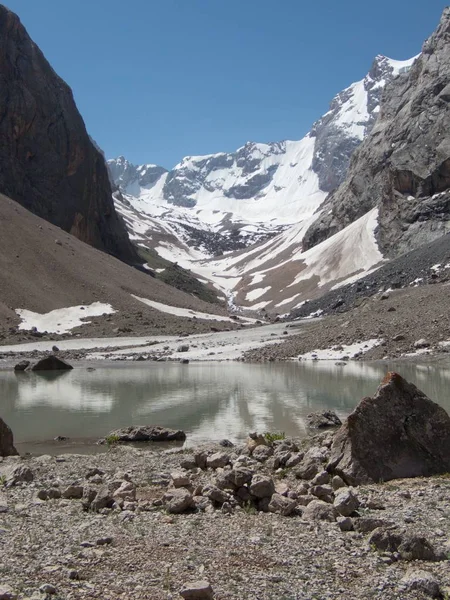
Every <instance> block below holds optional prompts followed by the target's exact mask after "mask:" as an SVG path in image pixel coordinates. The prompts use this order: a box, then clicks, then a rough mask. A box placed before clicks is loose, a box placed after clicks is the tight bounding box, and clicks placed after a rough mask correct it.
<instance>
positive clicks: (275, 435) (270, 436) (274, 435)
mask: <svg viewBox="0 0 450 600" xmlns="http://www.w3.org/2000/svg"><path fill="white" fill-rule="evenodd" d="M264 437H265V439H266V442H268V443H269V444H273V442H276V441H278V440H285V439H286V434H285V433H284V431H266V433H265V434H264Z"/></svg>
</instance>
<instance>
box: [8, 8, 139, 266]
mask: <svg viewBox="0 0 450 600" xmlns="http://www.w3.org/2000/svg"><path fill="white" fill-rule="evenodd" d="M0 57H1V58H0V192H2V193H4V194H5V195H6V196H9V197H10V198H12V199H13V200H16V201H17V202H19V203H20V204H22V205H23V206H24V207H25V208H27V209H28V210H30V211H31V212H33V213H35V214H36V215H38V216H40V217H43V218H44V219H46V220H48V221H50V222H51V223H53V224H55V225H57V226H59V227H61V228H62V229H64V230H65V231H68V232H70V233H71V234H73V235H75V236H76V237H78V238H79V239H80V240H82V241H84V242H86V243H88V244H90V245H92V246H95V247H96V248H99V249H101V250H105V251H106V252H109V253H111V254H113V255H115V256H117V257H119V258H121V259H123V260H125V261H128V262H131V261H135V260H136V255H135V252H134V249H133V247H132V245H131V243H130V241H129V238H128V234H127V232H126V229H125V226H124V224H123V222H122V221H121V220H120V219H119V217H118V215H117V213H116V211H115V208H114V204H113V200H112V197H111V185H110V183H109V179H108V174H107V170H106V165H105V161H104V158H103V156H102V155H101V154H100V152H98V150H96V148H95V147H94V145H93V144H92V142H91V140H90V138H89V136H88V134H87V132H86V128H85V125H84V122H83V119H82V118H81V116H80V114H79V112H78V110H77V107H76V105H75V102H74V99H73V95H72V91H71V89H70V88H69V87H68V85H67V84H66V83H65V82H64V81H63V80H62V79H61V78H60V77H58V75H57V74H56V73H55V72H54V71H53V69H52V68H51V66H50V65H49V63H48V62H47V60H46V59H45V57H44V56H43V54H42V52H41V51H40V50H39V48H38V47H37V46H36V44H34V42H33V41H32V40H31V39H30V37H29V35H28V33H27V32H26V30H25V28H24V27H23V25H22V24H21V22H20V20H19V18H18V17H17V16H16V15H15V14H14V13H13V12H11V11H9V10H8V9H7V8H6V7H4V6H3V5H0Z"/></svg>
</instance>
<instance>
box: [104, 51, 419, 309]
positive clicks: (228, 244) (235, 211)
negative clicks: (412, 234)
mask: <svg viewBox="0 0 450 600" xmlns="http://www.w3.org/2000/svg"><path fill="white" fill-rule="evenodd" d="M413 61H414V59H411V60H408V61H394V60H391V59H388V58H386V57H384V56H377V57H376V59H375V61H374V63H373V65H372V68H371V70H370V72H369V73H368V75H367V76H366V77H365V78H364V79H363V80H361V81H358V82H356V83H354V84H352V85H351V86H349V87H348V88H346V89H345V90H343V91H342V92H340V93H339V94H338V95H337V96H336V97H335V98H334V99H333V101H332V103H331V105H330V110H329V111H328V112H327V113H326V114H325V115H324V116H323V117H322V118H321V119H319V120H318V121H317V122H316V123H315V124H314V125H313V127H312V129H311V131H310V132H309V133H308V134H307V135H306V136H305V137H304V138H303V139H302V140H300V141H283V142H275V143H270V144H263V143H253V142H248V143H247V144H245V145H244V146H243V147H241V148H239V149H238V150H237V151H236V152H233V153H218V154H212V155H207V156H194V157H186V158H184V159H183V160H182V161H181V162H180V163H179V164H178V165H176V166H175V167H174V169H172V170H171V171H165V170H164V169H162V168H160V167H156V166H155V165H142V166H139V167H135V166H133V165H131V164H130V163H129V162H128V161H126V159H124V158H123V157H120V158H118V159H115V160H110V161H108V165H109V168H110V173H111V176H112V179H113V180H114V182H115V184H116V185H117V186H118V187H119V190H120V192H119V193H117V194H116V207H117V209H118V210H119V211H120V212H121V214H122V215H123V216H124V218H125V220H126V222H127V224H128V227H129V229H130V232H131V233H132V237H133V239H134V240H135V241H136V242H137V243H139V244H142V245H144V246H150V247H152V248H153V249H155V250H156V251H157V252H158V253H159V254H160V255H161V256H163V257H164V258H166V259H169V260H172V261H176V262H178V263H179V264H181V265H182V266H184V267H187V268H190V269H192V270H193V271H194V272H196V273H199V274H200V275H201V277H204V278H205V279H209V280H213V281H215V283H216V285H217V286H218V287H219V288H220V289H221V291H224V292H226V293H227V294H229V295H230V296H233V297H234V300H235V302H237V303H238V304H240V305H244V306H245V305H247V306H253V307H255V306H256V307H257V308H261V307H263V306H266V307H268V308H269V309H275V307H276V306H278V305H282V306H284V307H285V308H290V307H291V306H294V305H295V304H296V303H298V297H299V294H300V292H298V293H296V294H294V293H293V292H294V291H295V290H297V289H298V290H300V288H301V289H302V290H303V291H302V294H303V295H304V293H306V291H305V290H306V289H308V290H309V291H308V293H310V294H312V295H315V293H316V292H317V289H318V288H319V287H320V286H324V285H327V286H329V287H330V286H331V285H333V283H336V282H337V281H339V280H343V279H346V278H348V277H350V276H357V274H358V273H362V272H363V271H364V270H366V269H367V268H371V267H372V266H373V265H374V264H376V263H377V262H379V260H381V258H382V257H381V255H380V254H379V253H377V252H376V251H375V250H374V248H373V244H372V242H373V234H367V235H366V234H365V233H364V232H366V233H367V231H372V230H373V227H372V226H373V224H374V223H375V222H376V215H374V214H372V213H371V215H370V216H367V218H366V217H364V219H366V220H364V219H363V221H362V222H361V223H359V222H358V223H359V224H358V225H356V224H355V228H354V229H352V230H351V235H357V236H359V239H360V240H361V248H360V251H361V252H364V253H365V252H366V251H367V250H368V247H369V246H370V248H371V250H370V252H369V257H370V258H368V257H367V256H365V255H362V256H361V257H360V258H358V256H357V255H355V256H354V257H353V258H352V259H351V260H348V257H346V256H344V254H345V252H347V251H348V252H349V253H352V251H354V249H355V248H354V247H353V248H352V243H351V240H350V238H349V237H348V235H347V234H344V237H341V238H339V240H340V241H338V242H337V245H333V244H331V246H327V247H326V248H327V249H322V250H323V251H322V250H320V249H318V251H317V252H315V253H313V254H312V255H311V257H307V256H306V255H305V256H304V257H302V258H300V255H301V253H302V239H303V235H304V233H305V231H306V229H307V228H308V227H309V225H311V223H312V222H313V221H314V220H315V219H316V218H317V214H318V213H317V211H318V209H319V207H320V206H321V204H322V203H323V201H324V200H325V198H326V196H327V193H328V192H329V191H331V190H332V189H334V188H335V187H337V186H338V185H339V184H340V183H341V182H342V181H343V179H344V177H345V175H346V172H347V168H348V164H349V161H350V157H351V155H352V153H353V151H354V150H355V149H356V147H357V146H358V145H359V144H360V143H361V141H362V140H363V139H364V137H365V135H367V134H368V133H369V132H370V131H371V129H372V127H373V124H374V122H375V120H376V117H377V114H378V112H379V102H380V97H381V94H382V90H383V88H384V86H385V84H386V82H388V81H391V80H392V79H393V78H395V77H397V76H399V75H400V74H401V72H402V71H407V70H408V69H409V68H410V66H411V64H412V63H413ZM368 223H370V226H369V225H368ZM367 228H368V229H367ZM274 236H275V237H274ZM368 239H370V240H371V242H370V244H368V243H367V240H368ZM344 242H345V243H344ZM373 243H375V242H373ZM255 244H257V245H255ZM233 250H238V251H239V252H237V254H233V255H229V254H228V253H229V252H230V251H233ZM224 253H225V254H226V256H223V257H221V258H218V257H220V256H221V255H223V254H224ZM336 256H340V257H341V258H342V265H338V264H337V262H336V260H337V259H336ZM213 257H216V258H213ZM297 261H300V262H297ZM324 261H325V262H326V261H328V262H330V261H331V262H332V263H333V265H334V266H333V268H332V269H329V268H328V267H327V265H325V264H324ZM261 269H262V270H261ZM260 271H261V273H262V271H264V275H263V274H260V275H256V278H255V274H256V273H259V272H260ZM300 271H302V273H303V275H302V276H301V277H300V279H298V277H297V275H298V273H299V272H300ZM291 275H292V277H291ZM258 277H259V278H260V279H258ZM263 277H264V282H263V283H261V285H259V287H255V285H256V286H257V285H258V281H260V280H262V278H263ZM306 279H308V280H310V281H311V282H312V283H311V285H310V286H309V287H308V286H305V284H304V283H303V284H302V285H298V284H299V282H300V281H303V282H304V281H305V280H306ZM269 280H271V281H272V283H270V284H269V283H267V282H268V281H269ZM291 286H292V287H293V288H295V289H290V290H289V289H288V288H290V287H291ZM276 288H277V289H276ZM313 288H314V289H313ZM286 290H287V291H290V296H287V295H286V293H285V291H286ZM314 290H315V291H314ZM302 294H300V295H302ZM288 300H289V301H288ZM264 303H265V304H264Z"/></svg>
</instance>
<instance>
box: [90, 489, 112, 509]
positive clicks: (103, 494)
mask: <svg viewBox="0 0 450 600" xmlns="http://www.w3.org/2000/svg"><path fill="white" fill-rule="evenodd" d="M83 495H84V493H83ZM113 504H114V498H113V497H112V496H111V494H110V491H109V489H108V487H107V486H102V487H101V488H100V489H99V490H98V491H97V493H96V495H95V498H94V499H93V500H92V502H91V505H90V510H92V511H93V512H99V511H100V510H102V508H111V507H112V505H113Z"/></svg>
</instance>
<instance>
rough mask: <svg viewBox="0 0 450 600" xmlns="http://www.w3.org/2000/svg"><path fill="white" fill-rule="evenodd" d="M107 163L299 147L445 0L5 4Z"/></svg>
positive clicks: (398, 54)
mask: <svg viewBox="0 0 450 600" xmlns="http://www.w3.org/2000/svg"><path fill="white" fill-rule="evenodd" d="M5 4H6V5H7V6H8V7H9V8H10V9H11V10H13V11H15V12H16V13H17V14H18V15H19V16H20V17H21V19H22V22H23V23H24V25H25V26H26V28H27V29H28V32H29V33H30V35H31V36H32V38H33V39H34V41H35V42H36V43H37V44H38V45H39V46H40V48H41V49H42V51H43V52H44V54H45V55H46V57H47V59H48V60H49V61H50V63H51V64H52V66H53V68H54V69H55V70H56V71H57V73H58V74H59V75H61V77H63V78H64V79H65V80H66V81H67V83H68V84H69V85H70V86H71V87H72V89H73V91H74V95H75V99H76V102H77V104H78V108H79V109H80V112H81V114H82V115H83V117H84V119H85V122H86V125H87V128H88V131H89V132H90V134H91V135H92V136H93V138H94V139H95V140H96V141H97V142H98V144H99V145H100V146H101V147H102V148H103V149H104V151H105V153H106V155H107V157H108V158H111V157H114V156H118V155H120V154H123V155H124V156H126V157H127V158H128V159H129V160H131V161H132V162H134V163H143V162H153V163H156V164H160V165H163V166H165V167H172V166H174V165H175V164H176V163H177V162H179V160H180V159H181V158H182V157H183V156H186V155H195V154H208V153H214V152H219V151H232V150H235V149H236V148H238V147H239V146H241V145H243V144H244V143H245V142H246V141H248V140H252V141H259V142H269V141H278V140H282V139H300V138H301V137H302V136H303V135H304V134H305V133H306V132H307V131H308V129H309V128H310V126H311V124H312V123H313V122H314V120H315V119H317V118H318V117H319V116H320V115H322V114H323V113H324V112H326V111H327V110H328V104H329V102H330V100H331V99H332V97H333V96H334V95H335V94H336V92H338V91H340V90H341V89H343V88H344V87H346V86H347V85H349V84H350V83H352V82H353V81H356V80H358V79H361V78H362V77H363V76H364V75H365V74H366V72H367V71H368V70H369V67H370V64H371V62H372V60H373V58H374V56H375V55H376V54H384V55H386V56H389V57H391V58H396V59H406V58H409V57H410V56H413V55H415V54H417V53H418V52H420V49H421V45H422V43H423V41H424V40H425V38H426V37H428V36H429V35H430V34H431V33H432V31H433V30H434V29H435V28H436V26H437V24H438V21H439V18H440V15H441V13H442V10H443V8H444V7H445V6H446V1H440V0H377V1H376V2H364V1H362V0H340V1H338V0H315V1H306V0H278V2H275V1H274V0H159V1H156V0H128V1H127V2H123V0H77V1H76V2H73V1H71V2H68V1H64V0H41V1H39V2H37V1H36V0H34V1H33V0H9V1H8V0H5Z"/></svg>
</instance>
